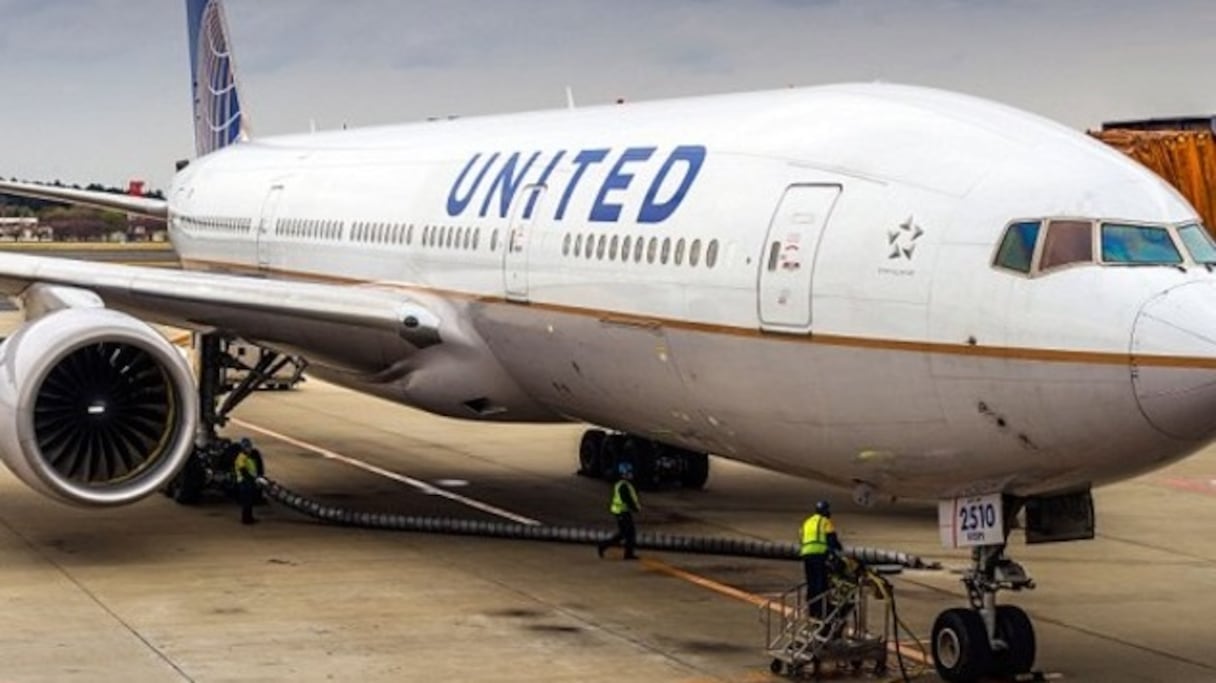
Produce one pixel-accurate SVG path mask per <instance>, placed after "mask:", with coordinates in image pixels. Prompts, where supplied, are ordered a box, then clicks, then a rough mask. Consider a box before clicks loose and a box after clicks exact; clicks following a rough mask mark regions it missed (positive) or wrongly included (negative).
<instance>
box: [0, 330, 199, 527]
mask: <svg viewBox="0 0 1216 683" xmlns="http://www.w3.org/2000/svg"><path fill="white" fill-rule="evenodd" d="M197 420H198V404H197V396H196V392H195V389H194V379H193V375H192V374H191V371H190V367H189V365H188V364H187V363H186V361H185V359H184V358H183V357H182V356H181V354H180V353H178V351H177V349H176V348H174V347H173V345H171V344H170V343H169V342H168V341H166V340H165V338H164V337H162V336H161V335H160V334H158V333H157V332H156V331H155V330H153V329H152V328H150V327H148V325H146V324H145V323H143V322H141V321H139V320H137V319H135V318H133V317H131V316H129V315H126V314H124V313H120V312H117V311H111V310H107V309H98V308H87V309H65V310H61V311H57V312H54V313H51V314H49V315H46V316H45V317H42V318H39V319H38V320H35V321H33V322H31V323H28V324H26V325H25V326H23V327H22V328H21V329H20V330H18V331H17V333H16V334H14V335H13V336H12V337H9V338H8V339H7V340H5V342H4V343H3V344H2V345H0V459H2V460H3V461H4V463H5V465H7V466H8V468H9V469H10V470H12V471H13V473H14V474H16V475H17V477H18V478H20V479H21V480H22V481H24V482H25V483H26V484H28V485H30V486H31V487H33V488H34V489H36V490H38V491H40V492H42V493H45V494H47V495H49V496H52V497H54V498H57V499H59V500H61V501H64V502H69V503H74V504H78V505H90V506H98V505H121V504H125V503H131V502H134V501H136V500H138V499H140V498H142V497H144V496H146V495H148V494H150V493H152V492H153V491H155V490H157V489H158V488H160V487H161V486H163V485H164V484H165V483H167V482H168V481H169V479H171V478H172V477H173V475H174V474H176V473H177V471H178V470H179V469H180V468H181V467H182V465H184V464H185V462H186V459H187V458H188V457H189V456H190V452H191V449H192V446H193V442H194V433H195V429H196V427H197Z"/></svg>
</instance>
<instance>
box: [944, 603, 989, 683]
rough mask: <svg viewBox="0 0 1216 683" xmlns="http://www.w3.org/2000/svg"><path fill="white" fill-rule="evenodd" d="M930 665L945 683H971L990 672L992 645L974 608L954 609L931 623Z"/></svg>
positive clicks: (982, 621)
mask: <svg viewBox="0 0 1216 683" xmlns="http://www.w3.org/2000/svg"><path fill="white" fill-rule="evenodd" d="M932 645H933V665H934V667H936V668H937V674H938V675H939V676H941V677H942V680H945V681H948V683H975V681H978V680H980V679H981V678H983V677H984V676H987V675H988V674H989V673H991V672H992V668H993V662H992V646H991V645H989V643H988V634H987V633H986V632H985V630H984V620H983V619H981V618H980V615H979V613H978V612H976V611H975V610H971V609H963V608H955V609H948V610H946V611H945V612H942V613H941V614H939V615H937V619H936V620H935V621H934V622H933V640H932Z"/></svg>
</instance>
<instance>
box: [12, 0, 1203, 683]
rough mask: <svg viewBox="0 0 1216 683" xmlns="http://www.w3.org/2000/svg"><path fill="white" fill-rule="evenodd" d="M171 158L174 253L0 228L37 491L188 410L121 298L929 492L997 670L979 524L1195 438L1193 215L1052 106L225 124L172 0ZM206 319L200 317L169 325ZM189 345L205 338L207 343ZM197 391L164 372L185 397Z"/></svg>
mask: <svg viewBox="0 0 1216 683" xmlns="http://www.w3.org/2000/svg"><path fill="white" fill-rule="evenodd" d="M187 6H188V15H189V16H188V19H189V28H190V45H191V58H192V67H193V78H194V88H195V89H194V93H195V98H194V101H195V118H196V124H197V127H196V142H197V148H198V150H197V151H198V155H199V156H198V158H197V159H196V160H194V161H193V162H192V163H190V164H189V165H188V166H186V167H185V168H184V169H182V170H181V171H180V172H179V173H178V174H177V175H176V177H175V178H174V180H173V184H172V188H171V190H170V192H169V198H168V200H167V201H166V202H158V201H153V200H147V199H138V198H126V197H116V196H112V195H102V194H96V193H89V192H81V191H67V190H62V189H57V188H48V187H42V186H36V185H30V184H24V183H9V182H5V183H0V189H3V190H5V191H8V192H11V193H17V194H28V195H33V196H38V197H44V198H57V199H61V200H67V201H76V202H84V203H91V204H95V205H99V206H104V207H109V208H117V209H120V210H124V211H128V212H134V213H142V214H147V215H155V216H160V217H163V218H165V219H166V220H167V221H168V227H169V232H170V235H171V238H172V240H173V243H174V245H175V246H176V248H177V251H178V253H179V254H180V256H181V260H182V263H183V264H184V266H185V268H186V271H187V272H178V271H165V270H158V269H150V268H139V267H129V266H119V265H104V264H95V263H86V262H77V261H65V260H56V259H48V258H39V257H31V256H21V255H12V254H3V255H0V285H2V286H0V291H2V292H3V293H5V294H8V295H10V296H13V297H16V298H19V299H20V300H21V301H22V302H23V304H24V310H25V313H26V316H27V319H28V322H27V323H26V324H25V325H24V326H23V327H22V328H21V329H20V331H18V332H17V333H16V334H14V335H13V336H12V337H10V338H9V339H8V340H7V341H6V342H5V343H4V345H3V346H0V457H2V458H3V460H4V462H5V463H6V464H7V465H8V467H9V468H10V469H12V470H13V472H14V473H16V475H17V476H19V477H20V478H21V479H22V480H23V481H25V482H26V483H27V484H29V485H31V486H32V487H34V488H35V489H37V490H39V491H41V492H43V493H45V494H48V495H50V496H53V497H54V498H57V499H59V500H62V501H67V502H69V503H77V504H81V505H113V504H123V503H130V502H132V501H135V500H137V499H139V498H141V497H143V496H145V495H147V494H149V493H151V492H153V491H155V490H157V489H159V488H162V487H164V486H165V485H166V484H167V483H168V482H170V481H171V480H172V479H173V478H174V477H175V476H179V473H180V472H182V471H188V470H189V469H190V463H192V462H194V460H192V458H197V457H201V456H199V455H197V454H198V453H199V452H200V449H199V448H198V443H197V442H201V441H206V440H207V439H209V438H212V437H213V435H214V428H215V423H216V422H217V415H216V409H215V402H214V386H212V385H211V383H210V382H208V381H206V380H207V378H208V377H210V376H211V375H212V374H213V372H214V369H215V359H214V354H211V355H210V356H209V355H208V354H206V353H204V368H203V371H202V373H201V376H202V377H203V381H202V383H201V385H200V383H199V382H200V381H199V380H198V379H196V377H195V376H194V373H193V372H192V371H191V369H190V368H189V367H188V366H187V364H186V363H184V362H183V361H182V359H181V358H180V356H179V354H178V353H177V352H176V351H175V350H174V348H173V347H172V346H171V345H170V344H169V343H168V342H167V341H166V340H165V339H164V338H163V337H162V336H161V335H160V334H158V333H157V332H156V331H154V330H153V329H152V328H151V327H149V326H148V325H147V324H146V323H145V322H143V321H144V320H147V321H154V322H158V323H166V324H171V325H176V326H180V327H185V328H190V329H194V330H198V331H200V332H205V333H209V334H208V336H207V337H205V339H215V338H218V336H220V335H234V336H239V337H241V338H245V339H249V340H254V341H256V342H257V343H259V344H261V345H264V346H267V347H269V348H273V349H276V350H280V351H283V352H288V353H293V354H300V355H302V356H304V357H306V358H307V359H308V361H309V363H310V365H309V370H310V372H311V373H313V374H315V375H318V376H321V377H323V378H325V379H327V380H331V381H334V382H337V383H340V384H342V385H345V386H348V387H352V388H354V389H356V390H358V391H363V392H367V393H371V394H375V395H377V396H381V397H384V398H387V399H390V400H393V401H397V402H400V403H403V404H407V405H411V406H416V407H420V408H423V409H426V410H428V411H431V412H434V413H438V414H442V415H447V416H452V417H461V418H466V419H472V420H495V421H534V422H560V421H583V422H589V423H593V424H597V425H601V426H603V427H605V428H607V429H610V430H612V434H611V435H607V434H605V432H603V431H599V430H591V431H589V432H588V433H587V435H586V436H585V437H584V440H583V444H582V449H581V453H580V458H581V465H582V468H583V470H584V471H586V472H588V473H592V474H598V473H600V472H602V471H604V470H611V469H612V468H614V467H615V464H616V462H617V461H618V460H619V459H622V458H624V459H629V460H632V461H633V462H634V464H635V467H637V468H638V469H639V470H640V471H641V472H642V473H644V474H645V475H646V476H654V475H655V473H657V472H660V471H662V470H664V468H665V471H668V472H669V473H670V472H674V473H675V474H676V475H678V476H680V477H682V478H683V479H685V480H686V483H688V484H690V485H694V486H699V485H701V484H703V483H704V481H705V476H706V474H707V473H708V461H707V459H706V456H705V453H715V454H718V455H720V456H722V457H726V458H731V459H735V460H740V461H744V462H749V463H753V464H756V465H760V466H763V467H767V468H770V469H774V470H778V471H781V472H787V473H791V474H795V475H799V476H803V477H807V478H810V479H815V480H818V481H822V482H828V483H831V484H836V485H839V486H842V487H848V488H852V489H853V490H854V491H855V494H856V497H857V498H858V499H859V500H860V501H867V500H871V499H875V498H893V497H913V498H933V499H939V500H940V501H942V503H941V511H942V515H941V527H942V535H943V539H944V540H945V541H946V542H947V543H948V544H949V545H951V546H954V547H972V548H974V549H976V552H975V553H974V557H975V561H974V567H973V569H972V570H971V571H970V572H969V573H968V574H967V575H966V578H965V580H964V582H965V584H966V587H967V591H968V594H969V596H970V597H971V604H972V606H973V607H971V608H965V609H951V610H947V611H945V612H943V613H942V614H941V615H940V616H939V617H938V619H937V622H936V623H935V625H934V629H933V641H932V644H933V651H934V655H935V660H936V664H937V668H938V670H939V672H941V674H942V676H943V677H945V678H946V679H947V680H950V681H969V680H975V679H976V678H979V677H981V676H983V675H985V674H987V673H989V672H1023V671H1027V670H1029V669H1030V668H1031V666H1032V665H1033V662H1034V658H1035V637H1034V631H1033V628H1032V626H1031V623H1030V620H1029V619H1028V618H1027V617H1026V614H1025V613H1024V612H1022V611H1021V610H1020V609H1018V608H1017V607H1013V606H1010V605H997V604H996V600H995V596H996V594H997V592H998V591H999V590H1003V589H1019V588H1023V587H1027V586H1029V585H1031V582H1030V580H1029V579H1028V578H1027V577H1026V575H1025V573H1024V572H1023V571H1022V570H1021V567H1020V566H1018V565H1017V564H1016V563H1014V562H1013V561H1011V560H1010V559H1008V558H1007V557H1006V555H1005V550H1006V541H1007V538H1008V534H1009V532H1010V530H1011V529H1012V528H1013V527H1014V525H1015V516H1016V515H1018V514H1019V513H1020V512H1021V511H1024V513H1025V521H1024V522H1023V524H1024V525H1025V527H1026V529H1027V538H1028V540H1030V541H1032V542H1034V541H1043V540H1072V539H1077V538H1089V537H1092V535H1093V521H1094V514H1093V505H1092V499H1091V497H1090V495H1089V490H1090V488H1091V487H1092V486H1094V485H1097V484H1102V483H1107V482H1112V481H1117V480H1120V479H1124V478H1127V477H1131V476H1135V475H1138V474H1141V473H1143V472H1146V471H1148V470H1151V469H1153V468H1157V467H1161V466H1162V465H1165V464H1167V463H1170V462H1172V461H1175V460H1177V459H1179V458H1182V457H1184V456H1186V455H1187V454H1189V453H1192V452H1194V451H1195V450H1197V449H1199V448H1200V447H1202V446H1204V445H1205V444H1206V443H1207V442H1208V441H1209V440H1210V439H1211V438H1212V435H1213V430H1214V428H1216V419H1213V417H1212V414H1213V411H1214V410H1216V323H1214V322H1213V321H1216V275H1213V274H1212V272H1211V271H1212V265H1213V264H1216V245H1214V244H1213V241H1212V240H1211V239H1210V238H1209V237H1208V234H1207V232H1206V231H1205V230H1204V228H1203V227H1202V226H1201V225H1200V224H1199V220H1198V218H1197V216H1196V213H1195V211H1194V210H1193V209H1192V208H1191V207H1190V206H1188V205H1187V203H1186V202H1185V201H1184V200H1183V199H1182V198H1181V197H1180V196H1179V195H1178V194H1177V193H1176V192H1174V191H1173V190H1172V189H1171V188H1170V187H1169V186H1168V185H1166V184H1165V183H1164V182H1162V181H1161V180H1160V179H1158V178H1157V177H1156V176H1154V175H1153V174H1151V173H1150V172H1149V171H1147V170H1145V169H1144V168H1142V167H1140V166H1139V165H1137V164H1135V163H1134V162H1132V161H1129V160H1128V159H1126V158H1124V157H1123V156H1121V155H1120V154H1118V153H1116V152H1114V151H1111V150H1110V149H1107V148H1106V147H1104V146H1103V145H1101V144H1099V143H1097V142H1095V141H1092V140H1090V139H1088V138H1086V137H1085V136H1083V135H1081V134H1078V133H1076V132H1073V131H1070V130H1067V129H1065V128H1063V127H1061V126H1058V125H1056V124H1054V123H1051V122H1049V121H1046V120H1043V119H1041V118H1039V117H1037V116H1033V115H1030V114H1027V113H1024V112H1021V111H1018V110H1015V109H1012V108H1009V107H1005V106H1001V105H998V104H994V103H991V102H987V101H984V100H980V99H976V98H972V97H966V96H962V95H956V94H951V93H946V92H941V91H936V90H927V89H921V88H913V87H900V86H893V85H845V86H833V87H819V88H810V89H789V90H781V91H774V92H762V93H753V94H742V95H727V96H717V97H702V98H693V99H683V100H672V101H663V102H650V103H631V104H628V105H619V106H605V107H587V108H580V109H576V110H570V109H562V110H556V111H548V112H539V113H528V114H517V115H508V116H495V117H484V118H471V119H459V120H445V121H439V122H428V123H419V124H412V125H403V126H392V127H384V128H372V129H366V130H351V131H341V132H332V133H317V134H310V135H303V136H292V137H279V138H265V139H260V138H252V137H250V136H249V135H248V126H247V122H248V118H247V116H246V115H245V112H244V110H243V109H242V107H241V100H240V98H239V95H238V90H237V88H236V80H235V75H234V69H233V63H232V57H231V55H230V52H229V47H228V46H229V43H228V37H227V31H226V27H225V23H224V18H223V14H222V8H221V4H220V1H219V0H188V2H187ZM206 348H207V344H206V343H204V350H206ZM208 358H210V360H208ZM200 395H201V398H200Z"/></svg>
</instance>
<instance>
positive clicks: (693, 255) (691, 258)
mask: <svg viewBox="0 0 1216 683" xmlns="http://www.w3.org/2000/svg"><path fill="white" fill-rule="evenodd" d="M700 261H701V240H693V241H692V246H691V247H689V248H688V265H690V266H692V267H693V268H696V267H697V263H699V262H700Z"/></svg>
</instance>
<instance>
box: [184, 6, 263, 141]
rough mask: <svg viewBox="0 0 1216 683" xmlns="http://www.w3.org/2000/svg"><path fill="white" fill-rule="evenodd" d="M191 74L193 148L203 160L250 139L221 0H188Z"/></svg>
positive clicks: (187, 18) (187, 13)
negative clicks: (207, 156) (204, 157)
mask: <svg viewBox="0 0 1216 683" xmlns="http://www.w3.org/2000/svg"><path fill="white" fill-rule="evenodd" d="M186 21H187V25H188V28H189V30H190V75H191V81H192V84H193V94H194V148H195V151H196V152H197V153H198V155H199V156H200V157H201V156H203V155H204V154H210V153H211V152H214V151H215V150H217V149H220V148H223V147H227V146H228V145H231V144H233V143H234V142H240V141H243V140H248V139H249V126H248V117H247V116H245V113H244V111H243V110H242V109H241V99H240V96H239V94H238V92H237V86H236V68H235V66H234V65H233V62H232V52H231V50H230V46H229V41H228V23H227V21H226V20H225V19H224V6H223V3H222V2H221V0H186Z"/></svg>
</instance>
